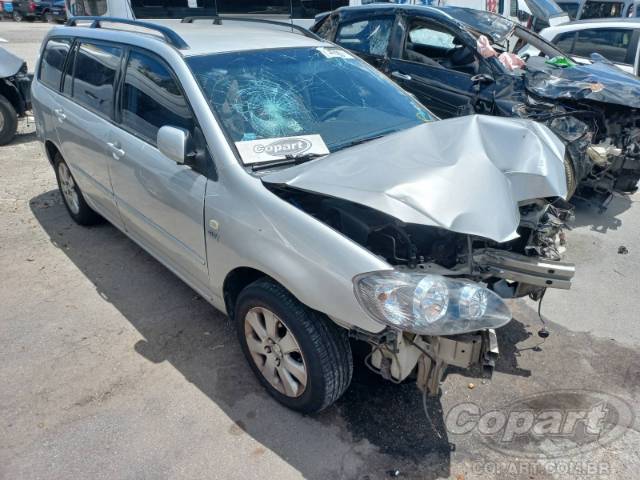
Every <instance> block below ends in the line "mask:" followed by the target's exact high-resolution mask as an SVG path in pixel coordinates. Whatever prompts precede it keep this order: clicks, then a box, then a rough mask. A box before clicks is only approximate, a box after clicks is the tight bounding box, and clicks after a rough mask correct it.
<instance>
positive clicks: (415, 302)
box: [353, 271, 511, 335]
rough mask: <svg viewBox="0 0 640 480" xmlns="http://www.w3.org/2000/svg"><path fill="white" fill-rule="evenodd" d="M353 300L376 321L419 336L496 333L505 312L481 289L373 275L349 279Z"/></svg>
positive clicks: (423, 277) (425, 277)
mask: <svg viewBox="0 0 640 480" xmlns="http://www.w3.org/2000/svg"><path fill="white" fill-rule="evenodd" d="M353 282H354V290H355V294H356V297H357V298H358V301H359V302H360V304H361V305H362V306H363V307H364V309H365V310H366V311H367V312H368V313H369V315H371V316H372V317H373V318H374V319H375V320H377V321H379V322H381V323H384V324H386V325H390V326H392V327H395V328H398V329H400V330H403V331H408V332H413V333H418V334H421V335H456V334H460V333H467V332H474V331H477V330H482V329H485V328H497V327H501V326H502V325H504V324H506V323H508V322H509V320H511V312H510V311H509V307H507V305H506V304H505V303H504V302H503V301H502V299H501V298H500V297H499V296H498V295H497V294H495V293H494V292H492V291H491V290H489V289H487V288H484V287H483V286H482V285H480V284H477V283H473V282H469V281H465V280H457V279H451V278H447V277H442V276H440V275H430V274H420V273H404V272H397V271H385V272H372V273H365V274H362V275H358V276H356V277H355V278H354V279H353Z"/></svg>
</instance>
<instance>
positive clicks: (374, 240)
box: [32, 17, 574, 412]
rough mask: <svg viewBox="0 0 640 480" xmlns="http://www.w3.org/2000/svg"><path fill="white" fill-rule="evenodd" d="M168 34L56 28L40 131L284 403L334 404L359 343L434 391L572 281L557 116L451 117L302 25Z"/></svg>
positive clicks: (72, 186) (120, 24) (37, 93)
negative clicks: (549, 292) (526, 300)
mask: <svg viewBox="0 0 640 480" xmlns="http://www.w3.org/2000/svg"><path fill="white" fill-rule="evenodd" d="M167 25H169V24H167ZM167 25H160V24H157V23H143V22H137V21H133V20H120V19H115V18H105V17H95V18H94V17H90V18H88V17H79V18H75V19H71V20H70V21H69V22H68V23H67V25H65V26H61V27H56V28H53V29H52V30H51V31H50V33H49V34H48V36H47V37H46V39H45V41H44V43H43V46H42V51H41V54H40V59H39V62H38V65H37V68H36V75H35V79H34V81H33V86H32V94H33V107H34V111H35V117H36V128H37V135H38V138H39V139H40V140H41V141H42V142H43V145H44V149H45V151H46V154H47V158H48V159H49V161H50V162H51V164H52V166H53V168H54V169H55V173H56V176H57V179H58V184H59V187H60V191H61V193H62V198H63V200H64V204H65V205H66V208H67V209H68V211H69V214H70V215H71V217H72V218H73V219H74V220H75V221H76V222H77V223H79V224H81V225H90V224H93V223H95V222H98V221H101V220H102V219H106V220H107V221H109V222H111V223H112V224H113V225H115V226H116V227H117V228H119V229H120V230H122V231H123V232H124V233H125V234H126V235H128V236H129V237H130V238H131V239H133V240H134V241H135V242H137V243H138V244H139V245H141V246H142V248H144V249H145V250H146V251H148V252H149V253H150V254H151V255H153V256H154V257H155V258H157V259H158V260H159V261H160V262H162V263H163V264H164V265H166V266H167V268H169V269H170V270H171V271H173V272H174V273H175V274H176V275H177V276H178V277H180V278H181V279H183V280H184V281H185V282H186V283H188V284H189V285H190V286H191V287H192V288H193V289H194V290H196V291H197V292H198V293H199V294H200V295H202V296H203V297H204V298H206V299H207V300H208V301H209V302H210V303H211V304H213V305H214V306H215V307H216V308H218V309H220V310H221V311H223V312H226V314H227V315H228V316H229V317H230V318H231V320H232V321H233V323H234V324H235V326H236V329H237V333H238V338H239V341H240V345H241V348H242V350H243V352H244V354H245V356H246V357H247V359H248V362H249V364H250V365H251V368H252V369H253V370H254V372H255V374H256V375H257V377H258V378H259V380H260V382H261V383H262V384H263V385H264V387H265V388H266V389H267V390H268V391H269V393H270V394H271V395H272V396H273V397H275V398H276V399H277V400H278V401H280V402H281V403H283V404H284V405H286V406H288V407H290V408H293V409H295V410H298V411H301V412H316V411H319V410H321V409H323V408H326V407H327V406H329V405H331V404H332V403H333V402H334V401H335V400H337V399H338V398H339V397H340V395H341V394H342V393H343V392H344V391H345V390H346V389H347V387H348V386H349V383H350V381H351V375H352V369H353V359H352V351H351V346H352V343H353V342H365V344H366V345H367V347H368V349H369V350H368V354H367V355H366V357H365V358H364V361H365V362H366V363H367V365H368V366H369V367H370V368H372V369H374V370H375V371H376V372H379V373H380V375H382V376H383V377H384V378H386V379H388V380H391V381H394V382H399V381H402V380H404V379H406V378H407V377H409V376H414V377H415V378H416V381H417V384H418V386H419V388H420V389H422V391H424V392H426V393H430V394H436V393H437V392H438V389H439V385H440V382H441V380H442V378H443V373H444V371H445V369H446V367H447V365H456V366H458V367H461V368H467V367H471V366H473V365H477V364H480V365H483V366H485V367H487V369H489V370H490V369H491V367H492V366H493V365H494V362H495V359H496V356H497V355H498V346H497V342H496V334H495V331H494V329H496V328H498V327H501V326H503V325H505V324H506V323H507V322H509V321H510V320H511V313H510V310H509V308H508V306H507V304H506V303H505V302H504V299H505V298H514V297H522V296H526V295H529V296H531V297H532V298H534V299H540V298H541V297H542V295H543V294H544V292H545V289H546V288H564V289H566V288H569V286H570V282H571V278H572V276H573V273H574V269H573V266H572V265H570V264H567V263H563V262H561V261H560V254H561V251H562V249H563V246H562V243H563V242H562V241H561V233H562V227H563V224H564V220H565V218H566V215H567V211H566V210H565V203H564V201H563V197H564V196H566V193H567V189H566V178H565V173H564V166H563V157H564V147H563V144H562V143H561V142H560V141H559V140H558V139H557V138H556V137H555V136H554V135H553V134H552V133H551V132H550V131H549V130H548V129H547V128H546V127H544V126H542V125H540V124H537V123H532V122H528V121H521V120H510V119H502V118H495V117H484V116H469V117H463V118H454V119H451V120H445V121H440V120H438V119H437V118H435V117H434V116H433V115H432V114H431V113H430V111H429V110H428V109H427V108H425V107H424V106H423V105H421V104H420V103H418V102H417V101H416V100H415V99H414V98H413V97H412V96H410V95H409V94H407V93H405V92H403V91H402V90H401V89H400V88H399V87H397V86H396V85H395V84H393V83H392V82H391V81H390V80H389V79H387V78H386V77H385V76H383V75H382V74H380V73H378V72H377V71H376V70H374V69H373V68H371V67H369V66H368V65H367V64H366V63H365V62H363V61H362V60H360V59H358V58H356V57H354V56H353V55H351V54H350V53H348V52H347V51H345V50H343V49H341V48H339V47H336V46H335V45H333V44H332V43H329V42H326V41H323V40H321V39H320V38H318V37H316V36H315V35H313V34H311V33H310V32H307V31H306V30H303V29H301V28H299V27H295V26H291V25H287V24H274V23H273V22H271V23H269V22H265V21H247V20H241V21H240V20H237V19H225V18H219V17H216V18H198V19H195V18H185V19H183V20H182V22H175V23H171V24H170V25H171V26H167Z"/></svg>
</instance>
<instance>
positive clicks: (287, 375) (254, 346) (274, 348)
mask: <svg viewBox="0 0 640 480" xmlns="http://www.w3.org/2000/svg"><path fill="white" fill-rule="evenodd" d="M244 332H245V339H246V342H247V346H248V347H249V352H250V353H251V358H252V359H253V361H254V362H255V364H256V366H257V367H258V370H260V372H261V374H262V375H263V377H264V378H265V379H266V380H267V381H268V382H269V383H270V384H271V385H272V386H273V388H275V389H276V390H277V391H278V392H280V393H281V394H283V395H286V396H287V397H292V398H295V397H299V396H300V395H302V393H303V392H304V390H305V388H306V386H307V367H306V364H305V361H304V357H303V356H302V351H301V350H300V346H299V345H298V341H297V340H296V338H295V337H294V335H293V333H292V332H291V330H290V329H289V328H287V326H286V325H285V323H284V322H283V321H282V320H281V319H280V318H279V317H278V316H277V315H276V314H275V313H273V312H272V311H270V310H268V309H266V308H264V307H254V308H252V309H251V310H249V311H248V312H247V314H246V315H245V318H244Z"/></svg>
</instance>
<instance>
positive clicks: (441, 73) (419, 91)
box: [313, 5, 640, 202]
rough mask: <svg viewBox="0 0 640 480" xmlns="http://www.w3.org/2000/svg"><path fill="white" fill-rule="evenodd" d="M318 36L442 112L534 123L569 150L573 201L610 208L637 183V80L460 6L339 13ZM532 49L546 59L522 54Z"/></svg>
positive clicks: (317, 28) (325, 23)
mask: <svg viewBox="0 0 640 480" xmlns="http://www.w3.org/2000/svg"><path fill="white" fill-rule="evenodd" d="M313 30H314V31H315V32H317V33H318V34H319V35H321V36H323V37H325V38H327V39H330V40H334V41H335V42H336V43H338V44H340V45H342V46H343V47H345V48H348V49H350V50H352V51H353V52H354V53H356V54H358V55H359V56H361V57H362V58H364V59H365V60H367V61H368V62H369V63H371V64H372V65H374V66H375V67H376V68H378V69H379V70H381V71H383V72H384V73H386V74H387V75H389V76H390V77H391V78H392V79H393V80H394V81H396V82H397V83H398V84H399V85H401V86H402V87H403V88H405V89H406V90H408V91H409V92H411V93H413V94H414V95H416V97H417V98H418V99H419V100H420V101H422V102H423V103H424V104H425V105H426V106H428V107H429V108H430V109H431V110H433V111H434V112H435V113H436V114H437V115H439V116H441V117H443V118H447V117H453V116H460V115H466V114H470V113H474V112H475V113H485V114H491V115H499V116H509V117H520V118H530V119H533V120H536V121H538V122H542V123H544V124H545V125H547V126H549V128H551V130H552V131H553V132H554V133H556V134H557V135H558V136H559V137H560V138H561V139H562V140H563V142H564V143H565V145H566V147H567V158H566V170H567V181H568V185H567V187H568V190H569V195H570V196H571V195H572V194H573V193H574V192H576V190H577V192H578V194H579V195H581V196H585V197H590V198H595V199H597V201H599V202H605V201H606V200H607V199H608V198H609V197H610V195H611V193H612V192H613V191H617V192H621V193H630V192H634V191H635V190H636V188H637V183H638V180H639V179H640V143H639V141H640V128H638V127H639V125H640V123H639V121H640V109H639V107H640V100H639V99H640V82H638V81H637V79H636V78H634V77H632V76H630V75H627V74H625V73H624V72H621V71H620V70H618V69H616V68H615V67H614V66H613V65H610V64H609V63H607V62H606V61H605V60H604V59H602V58H599V59H598V61H596V62H594V64H593V65H581V66H577V65H575V64H574V63H573V62H571V61H570V60H569V59H567V58H565V56H564V54H563V52H561V51H560V50H558V49H557V48H556V47H554V46H553V45H551V44H549V43H548V42H546V41H545V40H544V39H542V38H541V37H539V36H537V35H536V34H534V33H532V32H530V31H528V30H526V29H525V28H523V27H521V26H520V25H518V24H516V23H514V22H511V21H509V20H507V19H505V18H503V17H500V16H498V15H495V14H491V13H488V12H481V11H477V10H470V9H464V8H457V7H445V8H434V7H418V6H406V5H405V6H403V5H372V6H367V7H355V8H340V9H338V10H336V11H335V12H333V13H332V14H331V15H330V16H328V17H325V18H322V19H320V21H319V22H318V23H317V24H316V25H314V27H313ZM526 45H533V46H534V47H535V48H537V49H538V51H539V52H541V53H540V56H536V57H530V56H529V55H524V54H523V55H522V56H518V55H517V53H518V52H520V51H521V50H522V49H523V48H524V47H525V46H526Z"/></svg>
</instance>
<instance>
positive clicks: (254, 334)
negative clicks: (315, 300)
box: [235, 279, 353, 413]
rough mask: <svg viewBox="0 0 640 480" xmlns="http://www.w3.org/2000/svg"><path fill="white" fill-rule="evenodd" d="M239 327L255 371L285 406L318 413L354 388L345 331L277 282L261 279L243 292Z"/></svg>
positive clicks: (237, 312) (237, 320)
mask: <svg viewBox="0 0 640 480" xmlns="http://www.w3.org/2000/svg"><path fill="white" fill-rule="evenodd" d="M235 323H236V330H237V333H238V338H239V340H240V344H241V346H242V351H243V353H244V354H245V357H246V358H247V360H248V361H249V364H250V365H251V368H252V370H253V371H254V373H255V374H256V376H257V377H258V379H259V380H260V382H261V383H262V385H263V386H264V387H265V388H266V389H267V391H268V392H269V394H271V396H273V397H274V398H275V399H276V400H278V401H279V402H280V403H282V404H284V405H285V406H287V407H289V408H291V409H293V410H297V411H299V412H302V413H314V412H318V411H320V410H323V409H324V408H326V407H328V406H329V405H331V404H332V403H333V402H335V401H336V400H337V399H338V398H339V397H340V396H341V395H342V394H343V393H344V391H345V390H346V389H347V387H348V386H349V383H350V382H351V375H352V372H353V359H352V356H351V349H350V346H349V341H348V339H347V335H346V332H345V331H344V330H342V329H341V328H340V327H338V326H337V325H335V324H334V323H333V322H331V321H330V320H329V319H328V318H326V317H325V316H324V315H322V314H320V313H318V312H316V311H314V310H311V309H310V308H308V307H306V306H305V305H303V304H302V303H300V302H299V301H298V300H296V299H295V298H294V297H293V295H291V294H290V293H289V292H288V291H287V290H286V289H285V288H284V287H282V286H281V285H279V284H277V283H275V282H274V281H272V280H269V279H260V280H257V281H256V282H254V283H252V284H251V285H249V286H248V287H246V288H245V289H244V290H243V291H242V292H241V293H240V295H239V297H238V301H237V303H236V309H235Z"/></svg>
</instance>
